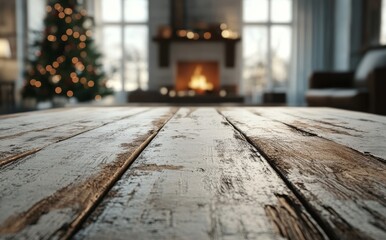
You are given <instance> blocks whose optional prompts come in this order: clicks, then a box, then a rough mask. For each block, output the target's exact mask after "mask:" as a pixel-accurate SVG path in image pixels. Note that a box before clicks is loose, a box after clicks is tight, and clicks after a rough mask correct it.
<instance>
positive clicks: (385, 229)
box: [221, 109, 386, 239]
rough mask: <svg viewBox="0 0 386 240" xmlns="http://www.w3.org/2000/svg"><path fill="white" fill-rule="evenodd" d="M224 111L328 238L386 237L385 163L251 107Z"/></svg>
mask: <svg viewBox="0 0 386 240" xmlns="http://www.w3.org/2000/svg"><path fill="white" fill-rule="evenodd" d="M258 111H260V110H258ZM221 113H222V114H223V115H224V116H225V117H226V118H227V119H228V120H229V121H230V122H231V123H232V124H233V125H234V126H235V127H236V128H237V129H239V130H240V131H241V132H242V133H243V134H244V135H245V136H246V137H247V138H248V139H249V141H250V142H251V143H253V145H254V146H255V147H256V148H257V149H259V151H261V152H262V153H263V154H264V155H265V156H266V157H267V160H269V162H270V163H271V165H272V166H274V167H275V169H276V170H277V171H278V172H280V174H281V175H282V176H283V178H284V179H286V181H287V182H288V184H289V186H291V188H292V189H293V190H295V192H296V193H297V194H298V196H299V197H300V198H301V199H302V202H303V203H304V204H306V206H307V208H308V209H310V210H311V211H312V214H313V216H314V217H316V219H317V220H318V222H319V223H320V224H322V226H323V227H324V228H325V229H326V230H327V233H328V234H329V236H330V237H332V238H336V239H384V238H385V236H386V175H385V173H386V165H385V164H384V163H383V162H381V161H378V160H377V159H375V158H373V157H371V156H366V155H363V154H361V153H359V152H358V151H356V150H353V149H351V148H349V147H346V146H344V145H341V144H338V143H335V142H333V141H330V140H327V139H324V138H320V137H318V136H315V135H314V134H312V133H309V132H306V131H302V130H299V129H298V128H294V127H291V126H288V125H285V124H283V123H280V122H277V121H272V120H271V119H268V118H265V117H261V116H258V115H256V114H254V113H252V112H251V109H250V110H249V111H248V110H246V109H237V110H236V109H224V110H222V111H221ZM353 141H355V139H353Z"/></svg>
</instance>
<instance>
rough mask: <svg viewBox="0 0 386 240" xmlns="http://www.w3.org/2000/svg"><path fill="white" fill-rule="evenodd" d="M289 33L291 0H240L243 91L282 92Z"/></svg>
mask: <svg viewBox="0 0 386 240" xmlns="http://www.w3.org/2000/svg"><path fill="white" fill-rule="evenodd" d="M291 37H292V0H243V34H242V38H243V81H244V89H245V93H246V94H253V93H256V92H260V93H261V92H285V91H286V89H287V87H288V78H289V65H290V58H291Z"/></svg>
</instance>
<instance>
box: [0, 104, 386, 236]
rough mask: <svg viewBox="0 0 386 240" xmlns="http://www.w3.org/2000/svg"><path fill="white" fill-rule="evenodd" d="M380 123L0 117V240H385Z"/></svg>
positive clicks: (181, 116)
mask: <svg viewBox="0 0 386 240" xmlns="http://www.w3.org/2000/svg"><path fill="white" fill-rule="evenodd" d="M385 164H386V117H381V116H376V115H370V114H364V113H357V112H350V111H343V110H336V109H329V108H285V107H282V108H258V107H256V108H253V107H249V108H247V107H245V108H242V107H237V108H236V107H223V108H220V107H218V108H215V107H201V108H189V107H182V108H173V107H119V108H118V107H111V108H102V107H94V108H92V107H89V108H70V109H57V110H50V111H42V112H30V113H23V114H16V115H10V116H2V117H0V238H1V239H51V238H53V239H58V238H59V239H60V238H73V239H281V238H287V239H386V165H385Z"/></svg>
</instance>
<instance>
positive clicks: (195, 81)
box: [175, 61, 220, 94]
mask: <svg viewBox="0 0 386 240" xmlns="http://www.w3.org/2000/svg"><path fill="white" fill-rule="evenodd" d="M219 75H220V74H219V64H218V62H215V61H189V62H184V61H179V62H177V77H176V82H175V89H176V91H194V92H195V93H197V94H207V93H213V92H218V91H219V90H220V77H219Z"/></svg>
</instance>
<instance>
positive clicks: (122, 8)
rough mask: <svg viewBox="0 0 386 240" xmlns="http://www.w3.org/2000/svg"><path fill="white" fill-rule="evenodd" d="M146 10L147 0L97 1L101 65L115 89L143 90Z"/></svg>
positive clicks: (144, 85) (146, 64)
mask: <svg viewBox="0 0 386 240" xmlns="http://www.w3.org/2000/svg"><path fill="white" fill-rule="evenodd" d="M148 12H149V11H148V0H99V1H98V8H97V25H98V26H97V27H98V31H99V36H100V40H101V43H100V45H101V50H102V54H103V59H104V60H103V64H104V67H105V71H106V74H107V75H108V77H109V81H108V84H109V86H111V87H113V88H114V90H116V91H121V90H124V91H132V90H136V89H139V88H140V89H142V90H146V89H147V83H148Z"/></svg>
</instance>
